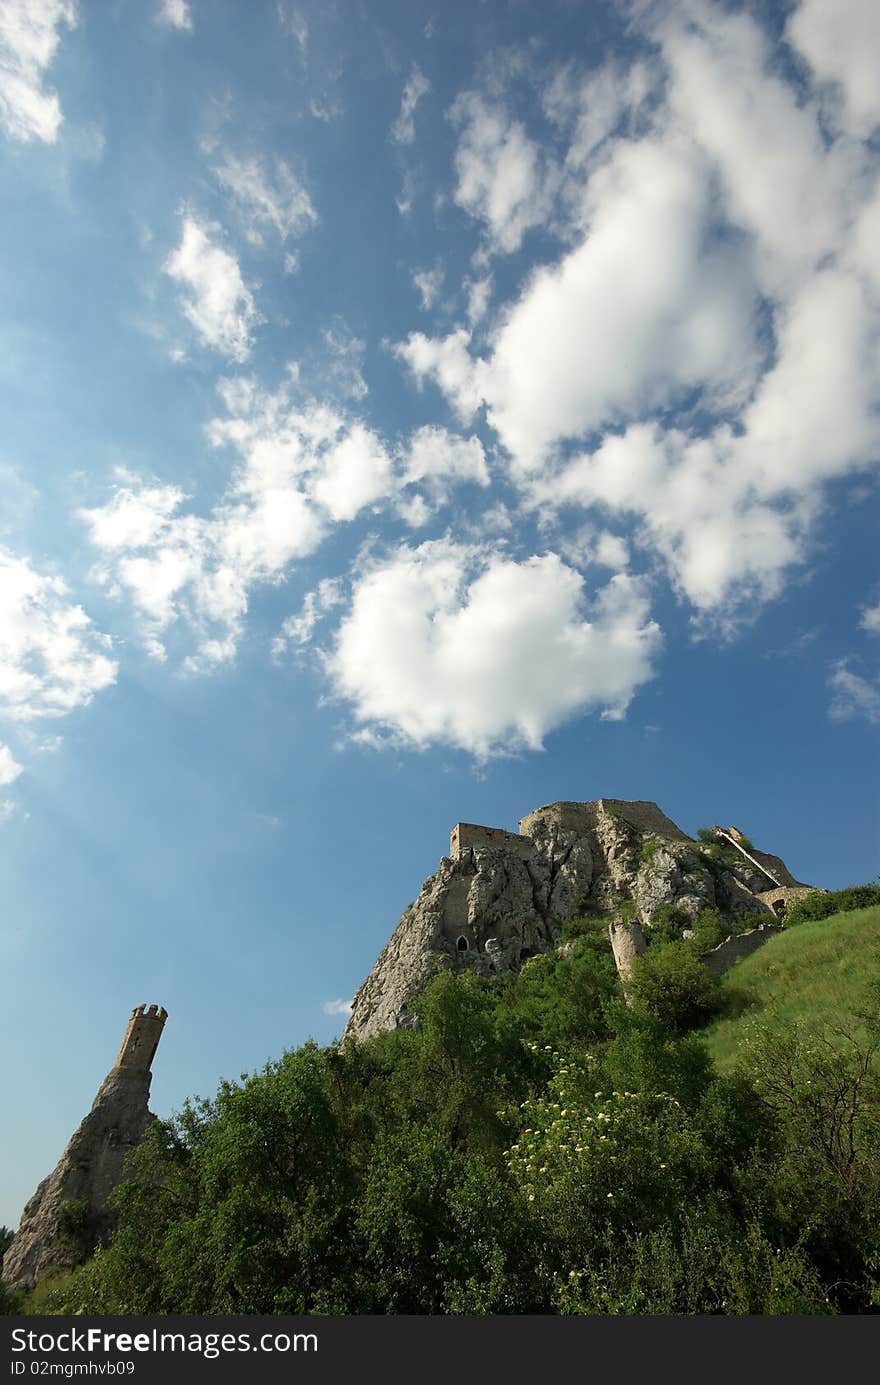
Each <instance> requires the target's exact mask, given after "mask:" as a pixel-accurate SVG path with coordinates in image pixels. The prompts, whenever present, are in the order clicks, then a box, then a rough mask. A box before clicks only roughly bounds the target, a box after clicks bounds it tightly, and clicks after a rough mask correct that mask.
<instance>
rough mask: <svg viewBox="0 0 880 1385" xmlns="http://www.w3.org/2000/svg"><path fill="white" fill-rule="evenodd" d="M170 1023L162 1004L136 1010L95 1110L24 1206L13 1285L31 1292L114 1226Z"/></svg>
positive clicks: (10, 1260)
mask: <svg viewBox="0 0 880 1385" xmlns="http://www.w3.org/2000/svg"><path fill="white" fill-rule="evenodd" d="M166 1019H167V1011H166V1010H164V1009H163V1008H161V1007H160V1006H157V1005H151V1006H150V1007H149V1009H148V1008H147V1007H146V1006H145V1005H138V1006H136V1007H135V1008H134V1010H132V1012H131V1016H130V1018H129V1021H128V1025H127V1026H126V1030H125V1034H124V1035H123V1039H122V1043H121V1045H120V1048H119V1052H118V1053H117V1055H116V1061H115V1063H114V1065H113V1067H112V1068H111V1070H110V1072H109V1073H108V1074H107V1076H106V1077H105V1078H104V1081H103V1082H102V1083H101V1086H100V1088H99V1090H98V1094H97V1096H96V1097H95V1100H94V1101H93V1103H92V1109H91V1110H90V1111H89V1113H88V1115H87V1116H86V1117H85V1119H84V1120H83V1122H82V1124H81V1125H80V1126H79V1129H78V1130H77V1131H76V1133H75V1134H74V1136H73V1138H72V1139H71V1141H70V1143H69V1144H68V1146H67V1148H66V1149H65V1151H64V1153H63V1154H62V1156H61V1159H60V1160H59V1162H58V1165H57V1166H56V1168H55V1169H54V1171H53V1172H52V1173H50V1174H49V1176H48V1177H47V1178H44V1179H43V1181H42V1183H41V1184H40V1185H39V1187H38V1188H37V1190H36V1192H35V1193H34V1195H33V1197H32V1198H31V1199H30V1201H29V1202H28V1204H27V1206H26V1207H25V1209H24V1212H23V1214H22V1218H21V1225H20V1227H19V1228H18V1231H17V1232H16V1235H15V1238H14V1239H13V1241H12V1244H11V1245H10V1247H9V1249H8V1250H7V1252H6V1254H5V1255H4V1257H3V1278H4V1280H5V1281H6V1282H7V1283H8V1284H11V1285H13V1286H14V1287H16V1288H20V1289H30V1288H32V1287H33V1285H34V1284H35V1283H36V1282H37V1280H38V1279H42V1278H44V1277H45V1276H46V1275H50V1274H53V1273H57V1272H59V1271H61V1270H65V1269H69V1268H71V1267H72V1266H73V1265H75V1264H77V1263H78V1261H80V1260H81V1259H83V1258H84V1256H85V1255H86V1254H88V1252H89V1249H90V1246H91V1244H94V1242H95V1241H96V1240H97V1239H98V1237H100V1235H101V1234H102V1233H103V1232H104V1231H106V1230H107V1229H108V1227H109V1226H110V1225H111V1223H112V1216H111V1214H110V1213H109V1212H108V1211H107V1198H108V1197H109V1195H110V1193H111V1192H112V1191H113V1189H114V1188H115V1187H116V1185H117V1184H118V1183H119V1182H120V1181H121V1179H122V1174H123V1168H122V1165H123V1160H124V1159H125V1156H126V1154H128V1152H129V1150H132V1149H134V1147H135V1146H136V1145H138V1144H139V1143H140V1141H141V1140H142V1139H143V1135H144V1131H145V1130H146V1128H147V1126H148V1125H149V1124H150V1122H151V1121H152V1120H155V1117H154V1116H153V1115H152V1113H151V1112H150V1110H149V1109H148V1106H147V1102H148V1099H149V1095H150V1081H151V1078H152V1073H151V1072H150V1066H151V1064H152V1061H153V1058H154V1056H155V1053H156V1048H157V1046H158V1043H159V1040H160V1038H161V1037H162V1030H163V1028H164V1026H165V1020H166ZM66 1204H73V1205H74V1209H75V1210H76V1212H77V1216H78V1226H79V1227H80V1228H81V1230H80V1232H79V1234H78V1235H77V1236H75V1237H72V1236H71V1234H70V1228H69V1226H67V1227H66V1226H65V1222H66V1221H67V1220H69V1218H66V1217H65V1213H64V1211H63V1210H62V1209H63V1208H64V1207H65V1205H66Z"/></svg>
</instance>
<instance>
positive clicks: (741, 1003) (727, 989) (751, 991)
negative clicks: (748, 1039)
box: [705, 906, 880, 1072]
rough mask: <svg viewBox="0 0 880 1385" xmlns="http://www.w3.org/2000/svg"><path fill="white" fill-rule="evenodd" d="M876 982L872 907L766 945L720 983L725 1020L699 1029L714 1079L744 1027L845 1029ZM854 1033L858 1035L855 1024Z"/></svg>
mask: <svg viewBox="0 0 880 1385" xmlns="http://www.w3.org/2000/svg"><path fill="white" fill-rule="evenodd" d="M878 977H880V907H876V906H875V907H874V908H871V909H855V910H853V911H852V912H849V913H845V914H832V915H831V917H830V918H827V919H818V920H816V921H815V922H811V923H802V924H798V925H797V926H796V927H794V928H791V929H789V930H787V931H786V932H784V933H780V934H779V936H778V937H775V938H771V939H770V941H769V942H768V943H765V944H764V946H763V947H762V948H760V949H759V950H758V951H757V952H754V953H752V955H751V957H746V958H745V959H744V960H743V961H742V962H738V963H737V964H736V965H735V966H734V967H732V968H731V969H730V971H729V972H727V973H726V974H725V976H724V977H723V980H722V989H723V992H724V1002H725V1011H726V1014H725V1017H724V1018H722V1019H720V1020H718V1021H716V1023H715V1024H713V1025H712V1026H711V1028H710V1029H708V1030H706V1033H705V1037H706V1040H707V1042H708V1044H709V1048H710V1051H711V1053H712V1057H713V1059H714V1060H715V1063H716V1064H717V1066H718V1068H719V1070H720V1071H721V1072H724V1071H727V1070H729V1069H730V1068H731V1067H732V1066H733V1064H734V1063H735V1062H736V1058H737V1053H738V1050H739V1046H740V1042H741V1039H742V1036H743V1029H744V1026H745V1025H746V1024H748V1023H750V1022H751V1021H752V1020H760V1021H761V1022H767V1023H770V1024H773V1025H774V1026H775V1025H777V1024H779V1025H780V1026H783V1025H789V1024H791V1023H796V1022H798V1021H810V1022H818V1023H830V1024H832V1025H834V1024H847V1023H852V1021H853V1017H854V1016H855V1015H857V1013H858V1011H859V1010H860V1009H864V1008H866V1005H867V997H868V987H869V985H870V983H871V982H872V981H876V980H877V978H878ZM853 1027H854V1031H855V1032H858V1033H861V1032H862V1026H861V1025H860V1024H859V1023H858V1020H856V1021H855V1023H854V1026H853Z"/></svg>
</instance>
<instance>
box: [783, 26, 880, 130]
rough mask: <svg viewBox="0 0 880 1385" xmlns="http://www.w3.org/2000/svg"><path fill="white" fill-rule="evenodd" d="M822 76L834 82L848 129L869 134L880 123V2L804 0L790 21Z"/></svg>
mask: <svg viewBox="0 0 880 1385" xmlns="http://www.w3.org/2000/svg"><path fill="white" fill-rule="evenodd" d="M785 35H786V38H788V39H789V41H790V42H791V43H792V44H794V46H795V47H796V48H797V49H798V50H799V51H800V53H802V54H803V56H804V57H805V58H806V60H807V62H808V63H809V64H810V66H811V67H812V69H813V71H814V73H815V75H816V77H817V78H818V80H819V81H820V82H831V83H834V85H835V87H836V88H837V91H836V93H835V94H836V95H837V96H838V99H839V101H840V105H841V110H840V112H839V117H838V118H839V120H840V124H841V126H842V128H843V129H845V130H846V131H847V132H848V133H849V134H851V135H854V136H855V137H856V138H858V139H867V138H868V136H869V135H871V133H872V132H873V131H874V130H875V129H876V127H877V124H878V123H880V8H878V6H877V4H876V0H846V3H845V4H839V3H837V0H801V3H800V5H799V7H798V9H797V10H795V11H794V13H793V14H791V15H790V16H789V19H788V22H787V24H786V27H785Z"/></svg>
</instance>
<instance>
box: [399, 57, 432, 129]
mask: <svg viewBox="0 0 880 1385" xmlns="http://www.w3.org/2000/svg"><path fill="white" fill-rule="evenodd" d="M430 90H431V83H430V82H429V81H428V79H427V77H426V76H425V74H424V73H423V72H422V70H421V68H420V67H419V65H418V63H413V67H412V72H411V73H410V75H409V78H408V79H407V83H406V86H405V87H404V88H403V96H402V97H401V100H400V112H399V114H398V116H397V119H396V120H395V122H394V124H393V125H392V127H391V138H392V140H393V141H394V143H395V144H412V142H413V140H414V139H415V137H416V125H415V113H416V106H417V105H418V104H419V102H420V101H421V99H422V97H423V96H426V95H427V93H428V92H429V91H430Z"/></svg>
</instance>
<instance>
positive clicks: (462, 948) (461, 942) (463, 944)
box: [455, 933, 470, 952]
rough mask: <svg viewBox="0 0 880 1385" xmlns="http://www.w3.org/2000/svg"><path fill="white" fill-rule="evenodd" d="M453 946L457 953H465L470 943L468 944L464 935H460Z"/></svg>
mask: <svg viewBox="0 0 880 1385" xmlns="http://www.w3.org/2000/svg"><path fill="white" fill-rule="evenodd" d="M455 946H456V947H457V948H458V950H459V952H467V950H468V948H469V947H470V943H469V942H468V940H467V938H466V937H465V936H464V934H463V933H460V934H459V937H458V941H457V942H456V944H455Z"/></svg>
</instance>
